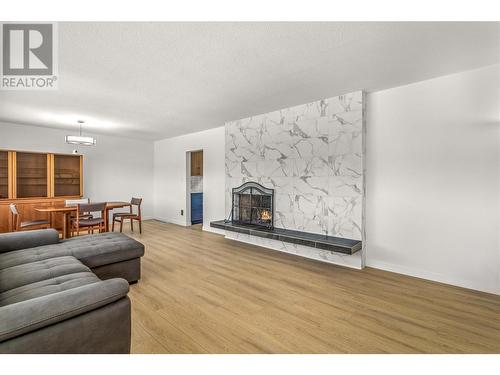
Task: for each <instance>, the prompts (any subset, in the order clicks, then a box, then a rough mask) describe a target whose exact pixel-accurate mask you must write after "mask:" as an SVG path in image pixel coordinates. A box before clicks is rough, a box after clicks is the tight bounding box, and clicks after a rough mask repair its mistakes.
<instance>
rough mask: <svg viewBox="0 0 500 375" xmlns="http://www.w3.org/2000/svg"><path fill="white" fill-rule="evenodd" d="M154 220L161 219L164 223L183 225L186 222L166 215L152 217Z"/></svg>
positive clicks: (185, 224) (184, 225)
mask: <svg viewBox="0 0 500 375" xmlns="http://www.w3.org/2000/svg"><path fill="white" fill-rule="evenodd" d="M154 220H159V221H163V222H165V223H172V224H177V225H182V226H183V227H186V226H187V223H186V221H184V220H178V219H172V218H168V217H159V216H157V217H155V218H154Z"/></svg>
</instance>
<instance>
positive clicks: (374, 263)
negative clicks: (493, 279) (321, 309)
mask: <svg viewBox="0 0 500 375" xmlns="http://www.w3.org/2000/svg"><path fill="white" fill-rule="evenodd" d="M366 266H367V267H372V268H378V269H381V270H384V271H389V272H394V273H399V274H403V275H408V276H412V277H418V278H420V279H425V280H430V281H436V282H439V283H444V284H449V285H453V286H458V287H461V288H466V289H474V290H478V291H480V292H485V293H493V294H499V295H500V286H498V285H496V286H495V285H484V284H483V283H480V282H476V281H472V280H464V279H462V278H455V277H451V276H448V275H443V274H439V273H434V272H430V271H426V270H419V269H415V268H409V267H405V266H401V265H397V264H392V263H386V262H381V261H378V260H370V253H368V254H367V259H366Z"/></svg>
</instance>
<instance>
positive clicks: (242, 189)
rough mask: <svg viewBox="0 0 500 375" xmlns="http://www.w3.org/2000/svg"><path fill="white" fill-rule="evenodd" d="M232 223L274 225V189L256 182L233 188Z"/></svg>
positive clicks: (270, 226) (269, 226) (270, 227)
mask: <svg viewBox="0 0 500 375" xmlns="http://www.w3.org/2000/svg"><path fill="white" fill-rule="evenodd" d="M231 213H232V215H231V217H232V219H231V221H232V223H234V224H242V225H257V226H261V227H265V228H269V229H272V228H273V227H274V189H268V188H265V187H264V186H262V185H260V184H258V183H256V182H246V183H244V184H243V185H241V186H238V187H236V188H233V207H232V211H231Z"/></svg>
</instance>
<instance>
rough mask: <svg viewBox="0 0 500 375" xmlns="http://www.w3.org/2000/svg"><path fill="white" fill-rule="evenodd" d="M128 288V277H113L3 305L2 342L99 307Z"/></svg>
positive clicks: (0, 333) (123, 294)
mask: <svg viewBox="0 0 500 375" xmlns="http://www.w3.org/2000/svg"><path fill="white" fill-rule="evenodd" d="M128 290H129V285H128V283H127V281H125V280H124V279H109V280H106V281H99V282H97V283H93V284H89V285H84V286H81V287H78V288H74V289H69V290H65V291H63V292H59V293H54V294H49V295H47V296H43V297H38V298H33V299H31V300H27V301H22V302H18V303H13V304H12V305H7V306H3V307H0V342H2V341H6V340H9V339H11V338H13V337H16V336H20V335H23V334H25V333H28V332H31V331H34V330H36V329H39V328H42V327H45V326H49V325H52V324H54V323H57V322H60V321H63V320H66V319H69V318H72V317H74V316H77V315H80V314H83V313H86V312H88V311H91V310H95V309H97V308H99V307H102V306H104V305H107V304H109V303H112V302H114V301H116V300H118V299H120V298H123V297H125V296H126V295H127V293H128Z"/></svg>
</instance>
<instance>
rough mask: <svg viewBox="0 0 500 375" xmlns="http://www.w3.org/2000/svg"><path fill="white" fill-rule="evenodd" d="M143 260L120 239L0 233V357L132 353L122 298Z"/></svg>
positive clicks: (135, 246)
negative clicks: (6, 354)
mask: <svg viewBox="0 0 500 375" xmlns="http://www.w3.org/2000/svg"><path fill="white" fill-rule="evenodd" d="M143 255H144V245H142V244H141V243H140V242H138V241H135V240H134V239H132V238H130V237H128V236H126V235H124V234H122V233H101V234H96V235H88V236H81V237H74V238H71V239H67V240H63V241H60V240H59V234H58V232H57V231H55V230H53V229H42V230H36V231H28V232H15V233H6V234H0V353H130V300H129V298H128V297H127V293H128V290H129V283H133V282H136V281H138V280H139V278H140V275H141V267H140V258H141V257H142V256H143Z"/></svg>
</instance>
